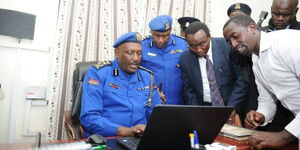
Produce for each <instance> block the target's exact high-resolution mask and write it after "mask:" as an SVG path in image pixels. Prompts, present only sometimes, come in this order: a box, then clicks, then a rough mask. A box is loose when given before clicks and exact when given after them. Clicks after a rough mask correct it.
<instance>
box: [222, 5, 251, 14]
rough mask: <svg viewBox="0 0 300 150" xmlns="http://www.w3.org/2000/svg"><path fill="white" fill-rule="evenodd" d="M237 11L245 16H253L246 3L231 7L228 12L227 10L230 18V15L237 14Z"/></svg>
mask: <svg viewBox="0 0 300 150" xmlns="http://www.w3.org/2000/svg"><path fill="white" fill-rule="evenodd" d="M235 11H241V12H243V13H245V14H247V15H248V16H250V15H251V11H252V10H251V8H250V7H249V6H248V5H247V4H244V3H236V4H233V5H231V6H230V7H229V8H228V10H227V15H228V16H229V17H230V13H232V12H235Z"/></svg>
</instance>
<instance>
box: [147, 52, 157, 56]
mask: <svg viewBox="0 0 300 150" xmlns="http://www.w3.org/2000/svg"><path fill="white" fill-rule="evenodd" d="M148 56H156V54H154V53H150V52H148Z"/></svg>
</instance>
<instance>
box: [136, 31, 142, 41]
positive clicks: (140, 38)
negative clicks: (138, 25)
mask: <svg viewBox="0 0 300 150" xmlns="http://www.w3.org/2000/svg"><path fill="white" fill-rule="evenodd" d="M135 37H136V40H137V41H142V36H141V34H140V33H136V35H135Z"/></svg>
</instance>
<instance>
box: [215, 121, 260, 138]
mask: <svg viewBox="0 0 300 150" xmlns="http://www.w3.org/2000/svg"><path fill="white" fill-rule="evenodd" d="M254 132H255V130H250V129H247V128H242V127H237V126H233V125H229V124H225V125H224V126H223V128H222V129H221V131H220V135H222V136H225V137H229V138H232V139H235V140H239V141H243V140H247V139H248V137H249V136H250V135H251V134H252V133H254Z"/></svg>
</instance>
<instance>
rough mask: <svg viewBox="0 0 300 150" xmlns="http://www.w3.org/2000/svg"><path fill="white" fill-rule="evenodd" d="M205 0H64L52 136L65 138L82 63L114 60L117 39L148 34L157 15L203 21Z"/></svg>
mask: <svg viewBox="0 0 300 150" xmlns="http://www.w3.org/2000/svg"><path fill="white" fill-rule="evenodd" d="M204 4H205V0H61V1H60V5H59V15H58V22H57V34H56V37H57V48H56V49H54V50H53V51H52V54H53V58H54V59H53V61H52V62H53V64H52V74H51V78H52V79H51V81H50V82H51V85H50V105H49V126H48V138H49V140H57V139H58V140H59V139H64V128H63V121H64V120H63V112H64V110H70V107H71V105H72V77H73V70H74V68H75V64H76V63H77V62H82V61H94V60H112V59H113V58H114V56H113V48H112V44H113V42H114V40H115V39H116V38H117V37H118V36H120V35H121V34H123V33H126V32H131V31H138V32H140V33H141V34H142V35H144V36H146V35H148V33H149V27H148V22H149V21H150V20H151V19H152V18H153V17H155V16H157V15H162V14H166V15H170V16H172V17H173V19H174V20H173V31H172V32H173V33H175V34H177V35H179V24H178V23H177V19H178V18H179V17H182V16H192V17H196V18H199V19H200V20H203V19H204V18H203V15H204V14H203V13H204V12H205V7H204Z"/></svg>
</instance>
